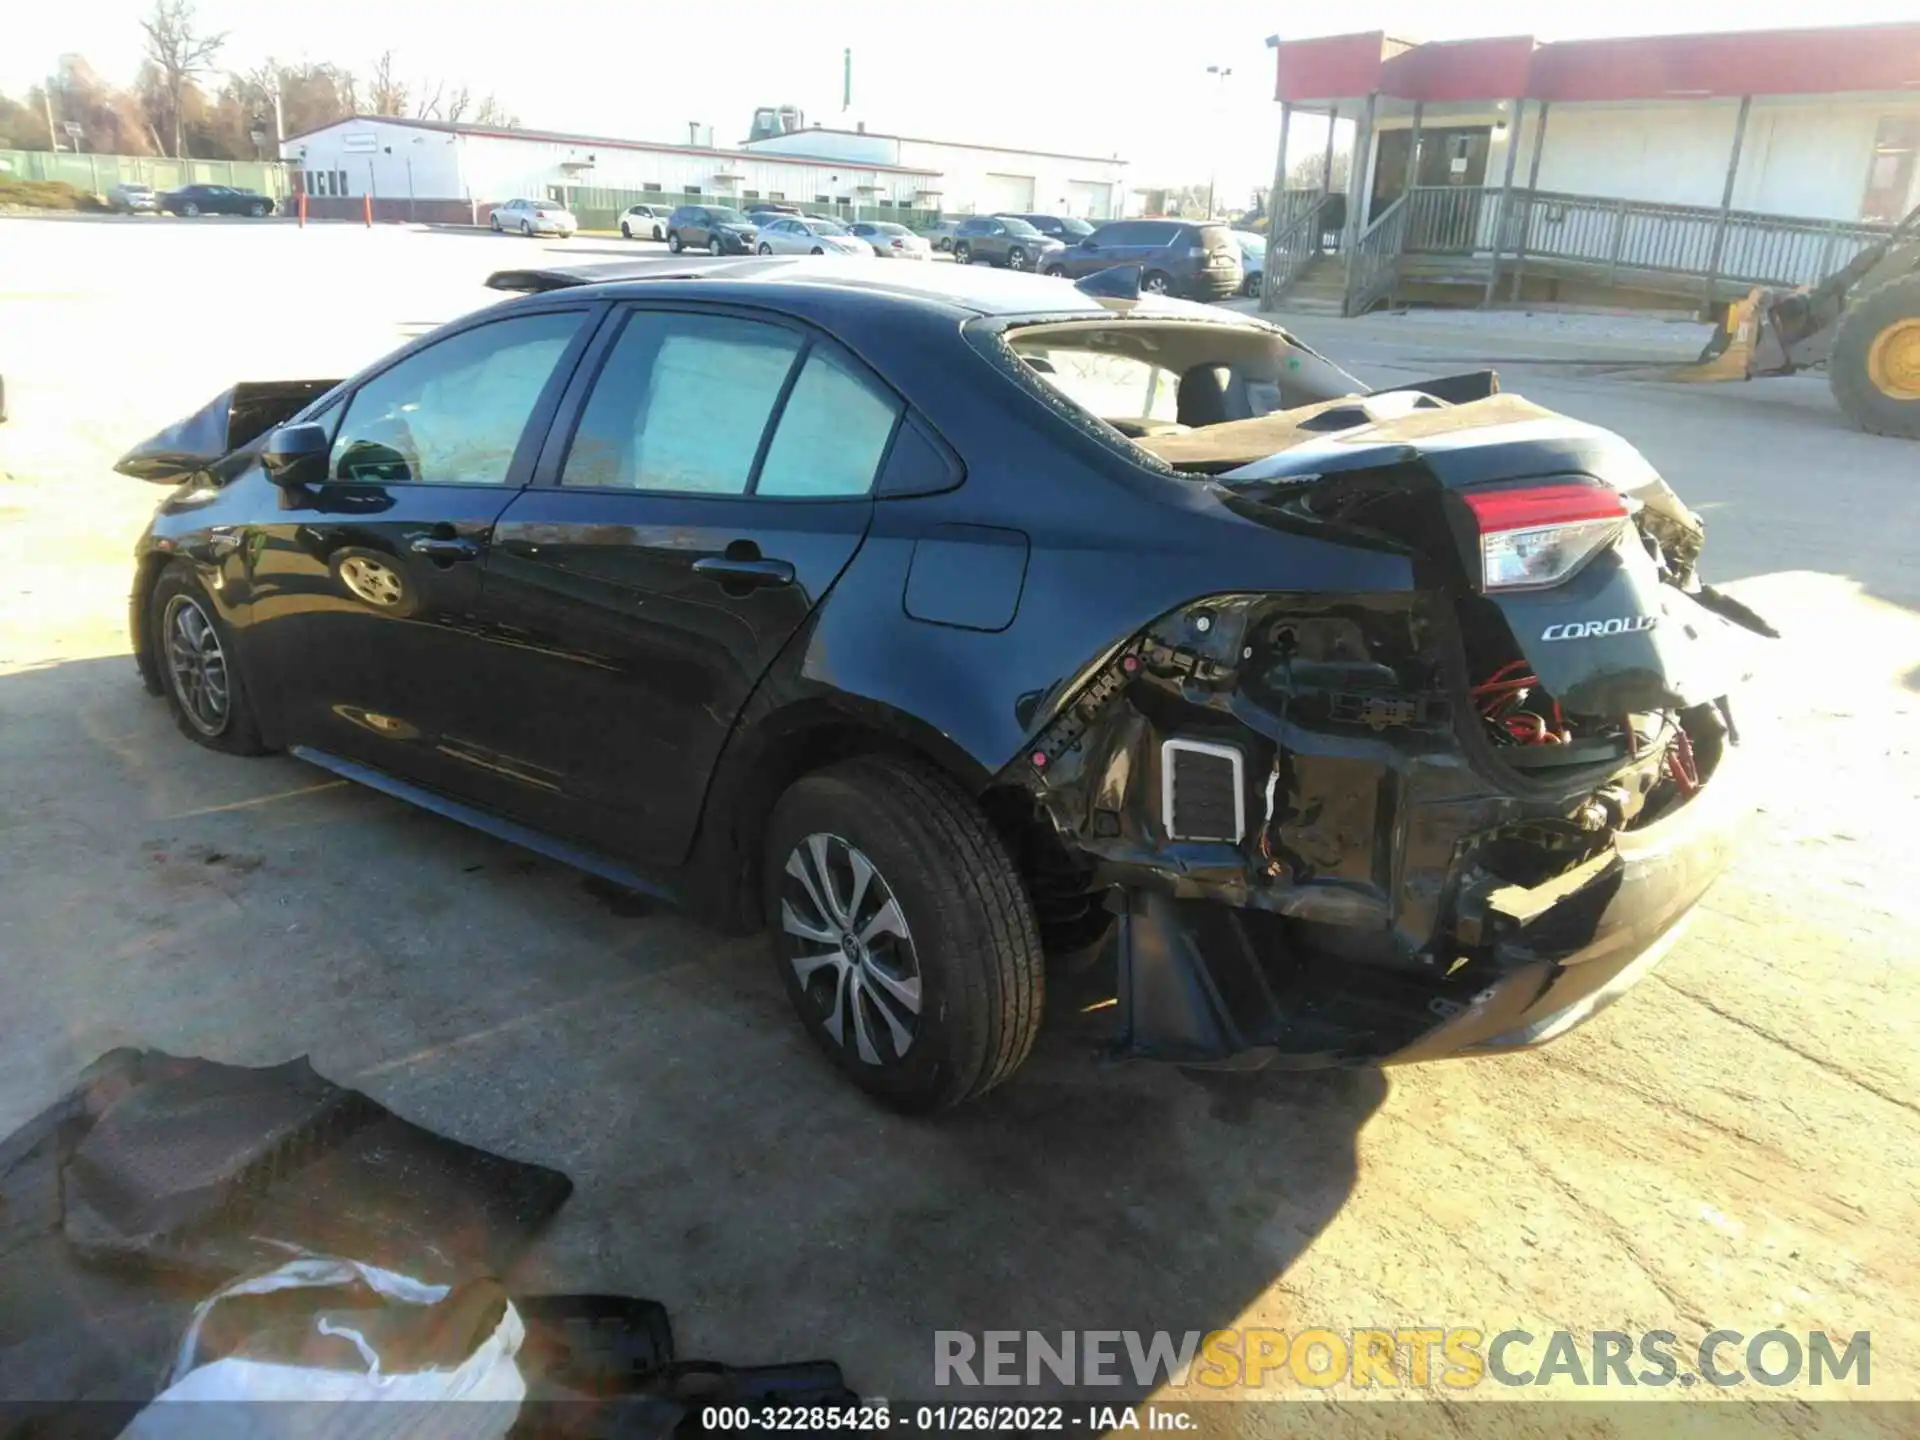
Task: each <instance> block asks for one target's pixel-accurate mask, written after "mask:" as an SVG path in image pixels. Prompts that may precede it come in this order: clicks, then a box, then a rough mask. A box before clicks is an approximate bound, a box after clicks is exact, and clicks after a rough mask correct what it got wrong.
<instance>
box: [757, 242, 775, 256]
mask: <svg viewBox="0 0 1920 1440" xmlns="http://www.w3.org/2000/svg"><path fill="white" fill-rule="evenodd" d="M760 253H761V254H762V255H771V254H772V253H773V247H772V246H771V245H769V244H767V242H766V241H764V240H762V241H761V242H760Z"/></svg>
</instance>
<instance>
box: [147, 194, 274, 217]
mask: <svg viewBox="0 0 1920 1440" xmlns="http://www.w3.org/2000/svg"><path fill="white" fill-rule="evenodd" d="M160 208H161V209H162V210H165V211H167V212H168V213H170V214H174V215H187V216H193V215H251V216H252V217H253V218H254V219H256V220H259V219H261V218H263V217H265V216H268V215H271V214H272V213H273V201H271V200H269V199H268V198H267V197H266V196H264V195H262V194H261V193H260V192H259V191H257V190H237V189H235V188H234V187H233V186H231V185H188V186H185V187H184V188H182V189H179V190H169V191H168V192H167V193H166V194H165V195H162V196H161V197H160Z"/></svg>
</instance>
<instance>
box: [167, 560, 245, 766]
mask: <svg viewBox="0 0 1920 1440" xmlns="http://www.w3.org/2000/svg"><path fill="white" fill-rule="evenodd" d="M147 613H148V619H149V623H150V624H151V626H152V629H151V631H150V632H149V635H150V641H151V643H152V645H153V653H154V655H155V656H156V657H157V659H158V660H159V664H160V676H161V680H162V682H163V685H164V688H165V690H166V696H167V708H168V709H169V710H170V711H172V712H173V721H174V724H176V725H178V726H179V727H180V733H181V734H183V735H185V736H186V737H187V738H188V739H189V740H192V741H195V742H196V743H198V744H201V745H205V746H206V747H207V748H209V749H211V750H221V751H225V752H226V753H227V754H229V755H264V754H265V753H266V748H267V747H266V746H265V745H264V744H262V743H261V740H260V726H259V722H258V720H257V719H256V718H255V714H254V709H253V704H252V702H251V701H250V700H249V699H248V698H247V692H246V688H245V687H244V686H243V685H242V684H241V682H240V674H239V672H238V671H237V670H236V669H235V668H234V666H233V658H232V657H233V645H232V637H231V636H230V635H229V634H228V632H227V630H226V628H225V627H224V626H223V625H222V623H221V621H220V619H219V613H218V611H217V610H216V608H215V607H214V604H213V602H212V601H211V600H210V599H208V598H207V593H206V591H204V590H203V589H201V588H200V582H199V581H198V580H196V579H195V578H194V576H193V573H192V571H191V570H190V569H188V568H187V567H186V566H185V565H181V564H176V565H175V566H173V567H172V568H170V569H169V570H168V571H167V572H166V573H165V574H164V575H162V576H161V577H160V580H159V583H158V584H156V585H155V586H154V587H153V599H152V601H151V602H150V604H149V606H148V611H147Z"/></svg>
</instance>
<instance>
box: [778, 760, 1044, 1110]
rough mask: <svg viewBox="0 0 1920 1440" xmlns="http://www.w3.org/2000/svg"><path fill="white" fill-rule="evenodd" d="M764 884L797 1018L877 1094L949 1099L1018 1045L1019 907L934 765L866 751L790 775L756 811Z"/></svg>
mask: <svg viewBox="0 0 1920 1440" xmlns="http://www.w3.org/2000/svg"><path fill="white" fill-rule="evenodd" d="M764 898H765V905H766V915H767V920H768V924H769V926H770V928H771V929H772V932H773V940H774V959H775V963H776V964H777V965H778V967H779V970H780V976H781V980H782V983H784V984H785V986H786V989H787V995H788V998H789V999H790V1000H791V1001H792V1002H793V1006H794V1009H795V1010H796V1011H797V1012H798V1013H799V1016H800V1019H801V1022H802V1023H803V1024H804V1025H805V1026H806V1028H807V1031H808V1033H809V1034H810V1035H811V1036H812V1037H813V1039H814V1041H815V1043H817V1044H818V1045H819V1046H820V1047H821V1048H822V1049H823V1050H824V1051H825V1052H826V1053H827V1055H828V1056H829V1057H830V1058H831V1059H832V1060H833V1062H834V1063H835V1064H836V1065H838V1066H839V1067H840V1069H841V1071H842V1072H843V1073H845V1074H846V1075H847V1076H848V1077H849V1078H850V1079H852V1080H853V1082H854V1083H855V1084H856V1085H859V1086H860V1087H861V1088H862V1089H863V1090H866V1091H867V1092H868V1093H869V1094H871V1095H873V1096H875V1097H876V1098H878V1099H879V1100H881V1101H883V1102H884V1103H886V1104H888V1105H890V1106H892V1107H894V1108H895V1109H898V1110H902V1111H906V1112H909V1113H924V1112H927V1111H932V1110H941V1109H945V1108H947V1107H949V1106H953V1105H957V1104H960V1103H961V1102H962V1101H965V1100H970V1099H973V1098H975V1097H976V1096H979V1095H983V1094H985V1093H986V1092H987V1091H988V1090H991V1089H992V1088H993V1087H994V1086H996V1085H998V1084H1000V1083H1001V1082H1002V1081H1004V1080H1006V1079H1007V1078H1008V1077H1009V1076H1011V1075H1012V1074H1013V1072H1014V1071H1015V1070H1016V1069H1018V1068H1019V1066H1020V1063H1021V1062H1022V1061H1023V1060H1025V1059H1026V1057H1027V1053H1028V1051H1029V1050H1031V1049H1032V1048H1033V1040H1034V1036H1035V1034H1036V1033H1037V1032H1038V1030H1039V1026H1040V1015H1041V1010H1042V1006H1043V1002H1044V970H1043V962H1042V955H1041V947H1040V936H1039V932H1038V930H1037V929H1036V927H1035V925H1034V920H1033V912H1032V908H1031V906H1030V905H1029V903H1028V900H1027V896H1026V892H1025V891H1024V890H1023V889H1022V888H1021V885H1020V878H1019V876H1018V874H1017V873H1016V872H1015V870H1014V866H1013V862H1012V860H1011V858H1010V857H1009V856H1008V854H1007V850H1006V847H1005V846H1004V845H1003V844H1002V843H1001V841H1000V838H999V837H998V836H997V835H996V834H995V833H994V831H993V829H992V827H991V826H990V825H989V824H988V823H987V818H986V816H985V815H984V814H983V813H982V812H981V810H980V807H979V806H978V805H976V804H975V803H974V802H973V800H972V799H971V798H970V797H968V796H967V795H966V794H965V793H964V792H963V791H961V790H960V789H959V788H957V787H956V786H955V785H953V783H952V782H951V781H949V780H947V779H946V777H945V776H943V775H941V774H939V773H938V772H936V771H933V770H931V769H928V768H926V767H925V766H922V765H919V764H917V763H914V762H911V761H906V760H900V759H895V758H892V757H887V756H870V757H862V758H860V759H856V760H849V761H846V762H845V763H843V764H840V765H836V766H833V767H832V768H831V769H827V770H823V771H820V772H818V773H816V774H813V775H809V776H807V777H806V778H805V779H803V780H801V781H800V782H799V783H797V784H796V785H794V786H793V788H792V789H790V790H788V791H787V793H786V794H785V795H783V796H782V797H781V799H780V802H779V804H778V805H777V806H775V807H774V812H773V816H772V819H771V821H770V823H769V826H768V832H767V850H766V860H765V875H764Z"/></svg>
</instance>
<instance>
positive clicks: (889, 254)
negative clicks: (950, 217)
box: [847, 220, 933, 260]
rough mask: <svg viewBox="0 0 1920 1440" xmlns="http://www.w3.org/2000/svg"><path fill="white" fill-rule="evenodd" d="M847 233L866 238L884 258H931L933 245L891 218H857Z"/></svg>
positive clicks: (875, 252) (862, 238)
mask: <svg viewBox="0 0 1920 1440" xmlns="http://www.w3.org/2000/svg"><path fill="white" fill-rule="evenodd" d="M847 233H848V234H850V235H853V236H855V237H856V238H858V239H861V240H864V241H866V242H867V244H869V245H871V246H872V247H873V253H874V254H875V255H878V256H879V257H880V258H881V259H882V260H931V259H932V258H933V246H931V245H929V244H928V243H927V242H926V241H925V240H922V239H921V238H920V237H919V236H918V235H916V234H914V233H913V232H912V231H911V230H909V229H907V227H906V226H904V225H896V224H894V223H893V221H891V220H856V221H854V222H853V224H851V225H849V226H848V227H847Z"/></svg>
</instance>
